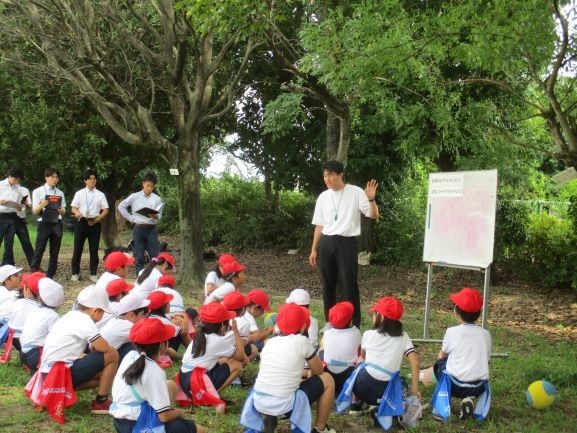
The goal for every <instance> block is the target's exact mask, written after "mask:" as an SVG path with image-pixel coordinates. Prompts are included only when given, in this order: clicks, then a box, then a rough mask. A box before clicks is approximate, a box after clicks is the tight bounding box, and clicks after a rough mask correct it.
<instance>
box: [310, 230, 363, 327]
mask: <svg viewBox="0 0 577 433" xmlns="http://www.w3.org/2000/svg"><path fill="white" fill-rule="evenodd" d="M318 257H319V268H320V271H321V283H322V285H323V303H324V308H325V319H326V320H327V321H328V319H329V317H328V316H329V310H330V309H331V307H332V306H333V305H335V304H336V302H337V286H338V287H340V288H341V290H342V293H343V301H349V302H350V303H352V304H353V306H354V307H355V311H354V313H353V325H355V326H357V327H360V325H361V302H360V298H359V284H358V281H357V273H358V259H357V239H356V238H354V237H346V236H338V235H335V236H325V235H322V237H321V240H320V243H319V250H318Z"/></svg>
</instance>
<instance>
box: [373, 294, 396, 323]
mask: <svg viewBox="0 0 577 433" xmlns="http://www.w3.org/2000/svg"><path fill="white" fill-rule="evenodd" d="M375 311H376V312H377V313H380V314H381V315H382V316H383V317H386V318H387V319H391V320H401V316H402V315H403V304H401V301H399V300H398V299H397V298H395V297H394V296H385V297H384V298H381V299H379V300H378V301H377V303H376V304H375V305H374V306H373V308H371V309H370V310H369V312H370V313H374V312H375Z"/></svg>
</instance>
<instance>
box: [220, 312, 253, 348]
mask: <svg viewBox="0 0 577 433" xmlns="http://www.w3.org/2000/svg"><path fill="white" fill-rule="evenodd" d="M230 320H231V322H232V321H233V320H234V321H235V322H236V327H237V329H238V334H239V335H240V338H242V339H243V340H246V338H247V337H248V334H250V325H249V323H248V322H247V321H246V320H245V319H244V317H235V318H234V319H230ZM224 339H225V340H226V341H227V342H228V343H230V344H231V345H233V346H236V338H235V337H234V331H233V330H232V329H230V330H229V331H228V332H227V333H226V334H224Z"/></svg>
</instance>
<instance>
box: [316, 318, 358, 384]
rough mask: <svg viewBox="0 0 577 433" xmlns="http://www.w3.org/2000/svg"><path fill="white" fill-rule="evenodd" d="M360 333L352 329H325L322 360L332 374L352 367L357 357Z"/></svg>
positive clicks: (355, 328) (354, 328)
mask: <svg viewBox="0 0 577 433" xmlns="http://www.w3.org/2000/svg"><path fill="white" fill-rule="evenodd" d="M361 338H362V336H361V331H359V328H357V327H356V326H353V327H352V328H344V329H336V328H331V329H327V330H326V331H325V332H324V334H323V348H324V360H325V362H326V363H327V369H329V370H330V371H331V372H333V373H336V374H337V373H342V372H343V371H345V370H346V369H347V368H349V367H352V366H354V365H355V364H356V363H357V359H358V357H359V346H360V345H361Z"/></svg>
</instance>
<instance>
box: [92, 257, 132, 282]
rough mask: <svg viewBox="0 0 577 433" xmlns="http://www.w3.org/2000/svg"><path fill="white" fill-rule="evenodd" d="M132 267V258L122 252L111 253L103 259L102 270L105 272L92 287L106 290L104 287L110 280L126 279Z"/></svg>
mask: <svg viewBox="0 0 577 433" xmlns="http://www.w3.org/2000/svg"><path fill="white" fill-rule="evenodd" d="M132 266H134V257H132V256H129V255H127V254H126V253H124V252H122V251H112V252H110V253H109V254H107V255H106V256H105V257H104V269H106V272H104V273H103V274H102V275H101V276H100V278H99V279H98V281H97V282H96V283H95V284H94V285H95V286H98V287H102V288H103V289H106V286H107V285H108V283H110V282H111V281H112V280H115V279H118V278H122V279H126V277H127V276H128V273H129V271H130V268H131V267H132Z"/></svg>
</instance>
